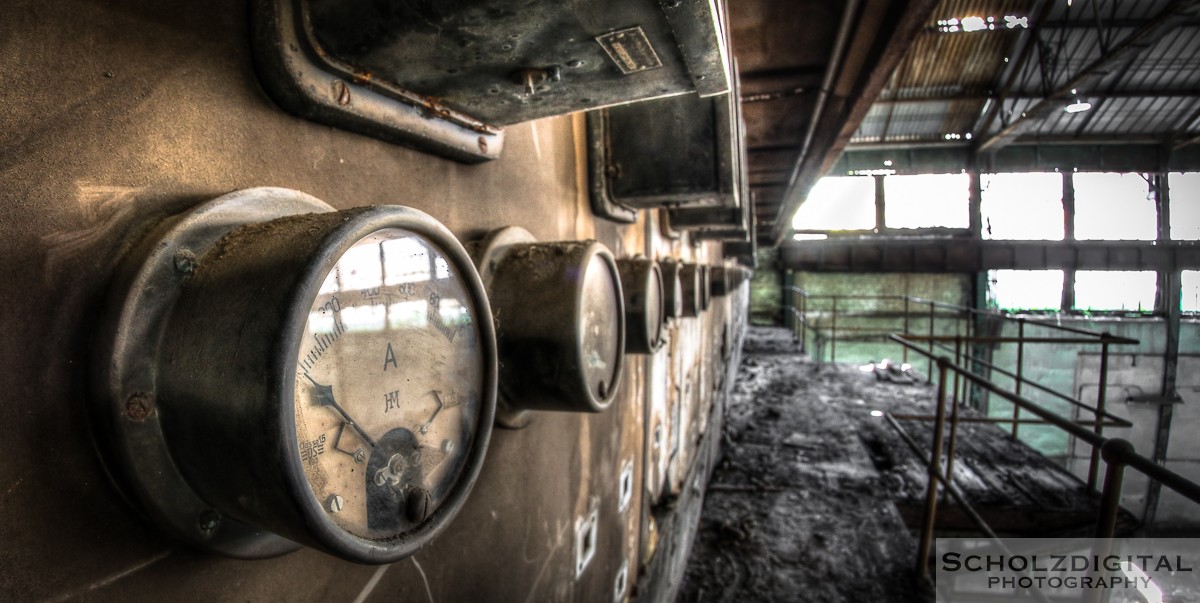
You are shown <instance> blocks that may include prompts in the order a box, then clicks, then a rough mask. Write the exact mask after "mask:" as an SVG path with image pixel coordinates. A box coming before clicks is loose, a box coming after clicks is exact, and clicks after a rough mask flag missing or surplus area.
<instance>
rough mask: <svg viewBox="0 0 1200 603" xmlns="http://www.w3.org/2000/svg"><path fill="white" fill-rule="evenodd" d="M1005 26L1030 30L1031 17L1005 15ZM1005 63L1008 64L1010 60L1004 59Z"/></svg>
mask: <svg viewBox="0 0 1200 603" xmlns="http://www.w3.org/2000/svg"><path fill="white" fill-rule="evenodd" d="M1004 26H1005V27H1007V28H1009V29H1016V28H1018V27H1020V28H1021V29H1029V17H1017V16H1014V15H1004ZM1004 62H1006V63H1007V62H1008V59H1004Z"/></svg>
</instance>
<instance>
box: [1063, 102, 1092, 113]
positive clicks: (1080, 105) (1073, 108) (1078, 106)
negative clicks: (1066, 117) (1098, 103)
mask: <svg viewBox="0 0 1200 603" xmlns="http://www.w3.org/2000/svg"><path fill="white" fill-rule="evenodd" d="M1091 108H1092V103H1088V102H1084V101H1081V100H1077V101H1075V102H1073V103H1071V104H1069V105H1067V106H1066V107H1063V111H1066V112H1067V113H1082V112H1084V111H1087V110H1088V109H1091Z"/></svg>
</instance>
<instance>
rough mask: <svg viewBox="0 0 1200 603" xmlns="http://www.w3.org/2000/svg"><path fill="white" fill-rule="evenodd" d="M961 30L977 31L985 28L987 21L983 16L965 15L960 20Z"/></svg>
mask: <svg viewBox="0 0 1200 603" xmlns="http://www.w3.org/2000/svg"><path fill="white" fill-rule="evenodd" d="M962 28H963V31H979V30H982V29H987V22H986V21H984V20H983V17H965V18H964V19H963V20H962Z"/></svg>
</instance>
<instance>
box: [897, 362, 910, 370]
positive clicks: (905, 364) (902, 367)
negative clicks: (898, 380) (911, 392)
mask: <svg viewBox="0 0 1200 603" xmlns="http://www.w3.org/2000/svg"><path fill="white" fill-rule="evenodd" d="M900 370H902V371H910V370H912V365H911V364H909V363H907V362H905V363H904V364H901V365H900Z"/></svg>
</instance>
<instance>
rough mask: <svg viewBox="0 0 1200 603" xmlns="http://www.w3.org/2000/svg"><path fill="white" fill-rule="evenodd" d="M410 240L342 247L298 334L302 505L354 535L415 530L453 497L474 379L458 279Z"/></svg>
mask: <svg viewBox="0 0 1200 603" xmlns="http://www.w3.org/2000/svg"><path fill="white" fill-rule="evenodd" d="M453 273H454V270H453V269H452V268H451V264H450V262H449V261H448V259H447V257H446V254H445V252H444V251H443V250H442V249H441V248H440V247H439V246H437V245H436V244H434V243H433V242H432V241H430V240H429V239H427V238H426V237H423V236H421V235H419V234H417V233H414V232H411V231H408V230H404V229H399V228H389V229H384V230H381V231H378V232H375V233H374V234H371V235H368V236H367V237H365V238H363V239H360V240H359V241H358V242H356V243H354V244H353V245H352V246H351V247H350V248H349V249H348V250H347V251H346V252H345V254H344V255H342V257H341V259H340V260H338V262H337V264H335V265H334V268H333V270H332V271H330V272H329V274H328V276H327V277H326V278H325V280H324V281H323V282H322V285H321V289H320V292H319V293H318V295H317V297H316V299H315V300H314V301H313V303H312V306H311V310H310V312H309V314H308V318H307V320H306V322H305V325H304V334H303V336H302V337H301V338H300V340H301V341H302V342H304V344H305V345H302V346H301V347H300V349H299V350H298V351H297V357H296V373H295V375H296V378H295V421H296V449H297V451H298V452H299V454H300V460H301V464H302V466H303V468H304V475H305V478H306V479H307V482H308V485H309V487H310V488H311V490H312V495H313V497H314V499H315V500H316V501H317V502H319V503H320V505H321V508H322V510H323V511H324V512H325V513H326V514H327V515H328V517H329V518H330V519H331V520H332V521H333V522H334V523H336V524H337V525H338V526H339V527H341V528H342V529H344V530H346V531H347V532H349V533H351V534H354V535H355V536H358V537H361V538H367V539H380V538H383V539H386V538H391V537H395V536H396V535H397V534H399V533H402V532H405V531H408V530H411V529H413V528H414V527H416V526H419V525H420V524H421V522H423V521H424V520H425V519H426V518H427V517H428V516H430V515H431V514H432V513H433V512H434V511H435V510H436V509H437V508H438V507H439V506H440V505H441V504H442V503H443V502H445V501H446V499H447V497H448V496H449V495H450V494H451V493H452V492H453V486H454V485H455V484H456V483H457V481H458V479H459V477H460V476H461V475H462V473H463V469H464V466H465V464H466V461H467V459H468V456H467V455H468V453H469V452H470V451H471V446H472V441H471V440H472V436H473V434H474V433H476V431H477V430H478V429H479V420H480V415H481V413H480V406H481V404H482V400H483V396H482V392H483V391H484V387H485V383H484V380H485V378H486V376H487V375H486V371H485V369H484V366H485V365H484V362H483V349H482V347H481V346H480V337H479V332H478V329H476V328H475V321H476V319H477V318H478V310H479V309H478V308H477V307H472V303H471V297H470V295H469V293H468V291H467V288H466V286H465V284H464V282H463V281H462V280H461V279H456V278H454V274H453Z"/></svg>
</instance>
